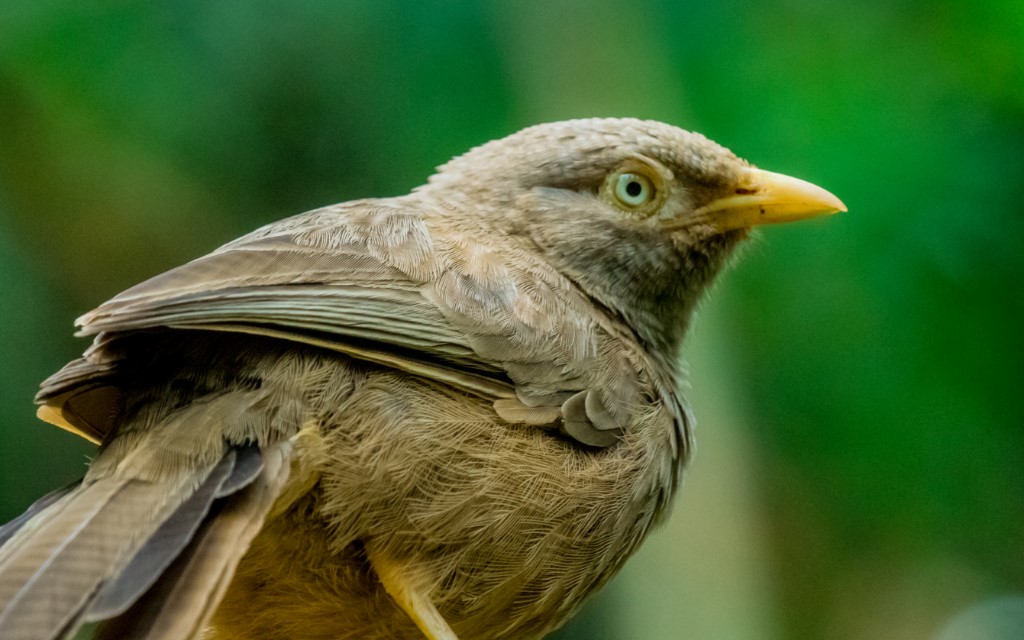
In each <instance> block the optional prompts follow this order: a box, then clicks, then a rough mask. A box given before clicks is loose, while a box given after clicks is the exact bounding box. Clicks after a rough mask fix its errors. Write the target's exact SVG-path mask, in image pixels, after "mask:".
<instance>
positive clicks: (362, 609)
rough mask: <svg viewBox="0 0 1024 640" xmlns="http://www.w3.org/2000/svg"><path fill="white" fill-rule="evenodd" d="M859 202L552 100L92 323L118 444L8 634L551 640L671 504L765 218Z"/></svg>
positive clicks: (75, 391) (695, 140)
mask: <svg viewBox="0 0 1024 640" xmlns="http://www.w3.org/2000/svg"><path fill="white" fill-rule="evenodd" d="M840 211H846V207H845V206H844V205H843V203H842V202H841V201H840V200H839V199H838V198H837V197H836V196H835V195H833V194H832V193H830V192H828V191H826V190H825V189H823V188H821V187H818V186H815V185H813V184H811V183H809V182H805V181H803V180H799V179H797V178H793V177H790V176H787V175H783V174H779V173H773V172H770V171H766V170H762V169H758V168H756V167H755V166H754V165H752V164H750V163H748V162H746V161H745V160H742V159H740V158H739V157H737V156H736V155H735V154H733V153H732V152H731V151H729V150H728V149H726V148H725V147H723V146H721V145H719V144H717V143H715V142H712V141H711V140H709V139H708V138H706V137H704V136H703V135H701V134H698V133H694V132H690V131H686V130H683V129H680V128H677V127H675V126H671V125H668V124H664V123H660V122H655V121H649V120H639V119H632V118H589V119H579V120H569V121H563V122H554V123H547V124H540V125H535V126H531V127H528V128H526V129H523V130H521V131H519V132H517V133H514V134H512V135H509V136H507V137H505V138H502V139H498V140H495V141H491V142H487V143H485V144H482V145H480V146H478V147H475V148H473V149H471V150H469V151H468V152H466V153H464V154H463V155H460V156H457V157H455V158H454V159H452V160H450V161H448V162H447V163H446V164H443V165H442V166H440V167H438V169H437V171H436V173H435V174H434V175H433V176H431V177H430V178H429V180H428V181H427V182H426V183H425V184H424V185H423V186H420V187H417V188H416V189H414V190H412V191H411V192H410V193H409V194H406V195H402V196H398V197H391V198H371V199H362V200H354V201H350V202H344V203H341V204H336V205H332V206H326V207H323V208H320V209H316V210H313V211H309V212H306V213H303V214H300V215H297V216H294V217H290V218H286V219H284V220H281V221H278V222H274V223H272V224H269V225H267V226H264V227H262V228H259V229H257V230H255V231H253V232H251V233H249V234H248V235H245V236H243V237H241V238H239V239H237V240H234V241H232V242H229V243H227V244H225V245H223V246H221V247H220V248H218V249H216V250H214V251H213V252H212V253H210V254H208V255H206V256H203V257H200V258H198V259H196V260H193V261H191V262H188V263H186V264H184V265H182V266H180V267H177V268H175V269H172V270H170V271H168V272H166V273H163V274H161V275H157V276H156V277H153V278H151V279H149V280H146V281H144V282H142V283H141V284H139V285H136V286H134V287H132V288H130V289H128V290H126V291H124V292H123V293H121V294H119V295H117V296H115V297H114V298H112V299H111V300H109V301H108V302H106V303H104V304H102V305H100V306H99V307H97V308H96V309H95V310H93V311H91V312H89V313H87V314H85V315H84V316H82V317H81V318H79V319H78V320H77V326H78V327H79V331H78V335H80V336H87V337H92V338H93V342H92V344H91V346H90V347H89V348H88V349H87V350H86V351H85V352H84V354H83V355H82V357H80V358H78V359H76V360H73V361H71V362H70V363H68V364H67V365H66V366H64V367H63V368H62V369H61V370H60V371H58V372H57V373H55V374H54V375H53V376H51V377H50V378H48V379H47V380H46V381H44V382H43V383H42V385H41V387H40V391H39V393H38V395H37V397H36V401H37V403H38V404H39V409H38V416H39V417H40V418H41V419H42V420H44V421H47V422H49V423H52V424H54V425H57V426H59V427H61V428H63V429H66V430H68V431H71V432H73V433H75V434H78V435H79V436H81V437H83V438H86V439H88V440H90V441H92V442H94V443H96V444H98V445H99V447H98V451H97V453H96V455H95V457H94V458H93V459H92V461H91V463H90V465H89V467H88V469H87V471H86V473H85V476H84V478H83V479H82V480H81V481H79V482H77V483H75V484H73V485H71V486H68V487H65V488H63V489H59V490H57V491H55V492H53V493H51V494H49V495H47V496H44V497H43V498H41V499H39V500H38V501H37V502H36V503H35V504H33V505H32V506H30V507H29V508H28V510H27V511H26V512H25V513H24V514H23V515H21V516H19V517H18V518H15V519H14V520H13V521H11V522H9V523H8V524H6V525H4V526H3V527H2V528H0V545H2V546H0V636H2V637H4V638H8V639H23V640H35V639H44V638H45V639H49V638H66V637H70V636H71V635H73V634H74V633H76V632H78V631H79V630H80V629H81V628H82V627H86V626H89V627H90V628H91V629H92V632H93V633H95V637H99V638H146V639H153V640H155V639H176V638H193V637H199V636H201V637H203V638H211V639H216V640H235V639H241V638H270V639H278V638H280V639H285V638H303V639H316V638H332V639H338V638H352V639H355V638H359V639H370V640H373V639H383V638H405V639H422V638H427V639H430V640H474V639H487V640H500V639H511V638H516V639H530V638H542V637H544V636H545V635H546V634H548V633H550V632H551V631H552V630H554V629H556V628H558V627H559V626H560V625H562V624H563V623H564V622H565V620H566V619H568V618H569V617H570V616H571V614H572V613H573V612H574V611H576V610H577V609H578V608H579V606H580V605H581V603H582V602H583V601H584V600H585V599H586V598H587V597H588V596H589V595H590V594H592V593H594V592H595V591H597V590H598V589H599V588H600V587H601V586H602V585H604V584H605V583H607V582H608V580H609V579H610V578H611V577H612V576H614V575H615V573H616V572H617V571H618V570H619V569H620V568H621V567H622V566H623V563H624V562H625V561H626V560H627V559H628V558H629V556H630V555H631V554H632V553H633V552H634V551H636V549H637V548H638V546H639V545H640V544H641V542H642V541H643V540H644V539H645V537H646V536H647V535H648V534H649V533H650V532H651V530H652V529H653V528H655V527H656V526H657V525H658V524H659V523H660V522H662V521H663V520H664V518H665V517H666V514H667V512H668V507H669V505H670V503H671V501H672V498H673V495H674V494H675V493H676V490H677V488H678V487H679V483H680V478H681V474H682V472H683V470H684V469H685V467H686V465H687V462H688V461H689V459H690V456H691V452H692V450H693V417H692V416H691V414H690V412H689V409H688V408H687V405H686V402H685V399H684V397H683V393H682V385H683V383H684V380H683V378H684V373H683V366H682V364H681V358H680V348H681V344H682V341H683V339H684V337H685V335H686V333H687V329H688V327H689V326H690V324H691V321H692V318H693V316H694V312H695V309H696V307H697V306H698V305H699V304H700V303H701V301H702V300H703V298H704V297H705V294H706V292H707V290H708V288H709V286H710V285H711V283H712V282H713V281H714V280H715V278H716V276H717V275H718V274H719V273H720V272H721V271H722V269H723V267H724V266H725V265H726V264H727V263H728V262H729V260H730V258H731V257H732V256H733V255H734V253H735V249H736V247H737V246H739V245H740V244H741V243H742V242H743V241H744V240H745V239H746V238H748V237H749V236H750V234H751V231H752V230H753V229H754V228H755V227H757V226H760V225H765V224H773V223H785V222H791V221H796V220H802V219H805V218H811V217H815V216H820V215H827V214H832V213H836V212H840Z"/></svg>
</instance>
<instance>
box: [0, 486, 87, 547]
mask: <svg viewBox="0 0 1024 640" xmlns="http://www.w3.org/2000/svg"><path fill="white" fill-rule="evenodd" d="M80 484H82V481H81V480H78V481H77V482H73V483H71V484H69V485H68V486H66V487H64V488H62V489H57V490H56V491H52V492H50V493H48V494H46V495H45V496H43V497H42V498H39V499H38V500H36V501H35V502H33V503H32V506H30V507H29V508H28V509H26V510H25V513H23V514H21V515H20V516H18V517H17V518H15V519H14V520H11V521H10V522H8V523H6V524H3V525H0V548H2V547H3V546H4V544H6V543H7V541H8V540H10V539H11V538H12V537H13V536H14V534H15V533H17V532H18V531H20V530H21V528H22V527H24V526H25V524H26V523H28V521H29V520H31V519H32V518H33V517H35V515H36V514H38V513H41V512H42V511H43V510H44V509H46V508H48V507H50V506H51V505H53V504H55V503H56V502H57V501H58V500H60V499H61V498H63V497H64V496H66V495H68V494H69V493H71V492H72V491H74V490H75V489H77V488H78V486H79V485H80Z"/></svg>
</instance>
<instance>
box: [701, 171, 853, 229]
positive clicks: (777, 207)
mask: <svg viewBox="0 0 1024 640" xmlns="http://www.w3.org/2000/svg"><path fill="white" fill-rule="evenodd" d="M840 211H846V205H844V204H843V203H842V201H841V200H840V199H839V198H837V197H835V196H834V195H832V194H831V193H829V192H828V191H825V190H824V189H822V188H821V187H819V186H817V185H814V184H811V183H810V182H805V181H804V180H799V179H797V178H792V177H790V176H786V175H782V174H781V173H772V172H771V171H763V170H761V169H754V168H752V167H751V168H748V169H745V170H744V172H743V174H742V175H741V176H740V180H739V183H738V184H737V186H736V192H735V194H734V195H729V196H726V197H724V198H719V199H717V200H713V201H711V202H709V203H708V204H706V205H704V206H703V207H701V208H699V209H697V210H696V211H695V212H694V214H693V216H694V218H699V219H704V220H707V221H708V222H710V223H711V224H713V225H715V226H716V227H718V228H719V229H720V230H722V231H728V230H731V229H741V228H745V227H753V226H755V225H759V224H776V223H779V222H795V221H796V220H803V219H805V218H813V217H815V216H822V215H828V214H832V213H838V212H840Z"/></svg>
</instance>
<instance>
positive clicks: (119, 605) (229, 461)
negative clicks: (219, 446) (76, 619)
mask: <svg viewBox="0 0 1024 640" xmlns="http://www.w3.org/2000/svg"><path fill="white" fill-rule="evenodd" d="M235 458H236V455H235V452H234V451H233V450H232V451H228V453H227V455H225V456H224V457H223V458H222V459H221V461H220V462H219V463H217V466H216V467H214V469H213V471H211V472H210V475H209V476H207V477H206V480H205V481H204V482H203V484H202V485H201V486H200V487H199V489H197V490H196V491H195V493H193V494H192V495H191V496H190V497H189V499H188V500H186V501H185V502H183V503H182V505H181V506H180V507H178V508H177V510H176V511H175V512H174V513H173V514H172V515H171V517H169V518H167V520H165V521H164V523H163V524H161V525H160V527H159V528H158V529H157V530H156V531H155V532H154V533H153V535H152V536H150V537H149V539H148V540H146V542H145V543H144V544H143V545H142V547H141V548H140V549H139V551H138V553H136V554H135V555H134V557H132V559H131V561H129V562H128V564H127V565H126V566H125V568H124V570H122V571H121V572H120V573H119V574H118V576H117V578H116V579H115V580H112V581H110V582H107V583H106V584H104V585H103V587H102V588H101V589H100V590H99V592H98V593H97V594H96V596H95V597H94V598H93V599H92V600H91V602H90V603H89V606H88V608H87V609H86V611H85V614H84V615H83V616H82V621H83V622H96V621H99V620H105V619H107V618H110V617H113V616H116V615H119V614H121V613H124V611H125V610H126V609H127V608H128V607H130V606H131V605H132V603H133V602H135V600H137V599H138V597H139V596H140V595H142V594H143V593H145V591H146V590H147V589H149V587H151V586H152V585H153V583H154V582H156V579H157V578H158V577H159V576H160V574H161V573H162V572H163V571H164V570H165V569H166V568H167V567H168V566H169V565H170V564H171V562H173V561H174V559H175V558H176V557H177V556H178V554H179V553H180V552H181V550H182V549H184V548H185V546H186V545H187V544H188V542H189V541H190V540H191V539H192V536H193V535H195V532H196V530H197V529H198V528H199V525H200V524H202V521H203V518H205V517H206V514H207V513H208V512H209V510H210V505H211V504H212V502H213V500H214V498H215V496H216V495H217V493H218V491H219V490H220V488H221V486H222V485H223V484H224V482H225V480H227V478H228V477H229V476H230V475H231V474H232V472H233V471H234V465H235Z"/></svg>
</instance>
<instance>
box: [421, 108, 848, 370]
mask: <svg viewBox="0 0 1024 640" xmlns="http://www.w3.org/2000/svg"><path fill="white" fill-rule="evenodd" d="M419 191H420V193H421V194H423V195H425V196H434V197H440V198H442V199H444V200H446V201H449V202H451V203H453V204H455V205H456V207H455V208H456V209H457V210H459V211H464V212H466V213H467V214H468V215H470V216H473V217H474V219H475V222H476V223H477V224H481V225H483V226H484V227H485V228H487V229H489V230H491V231H493V232H495V233H499V234H502V235H508V236H513V237H516V238H520V239H522V240H523V241H524V242H527V243H528V244H529V245H530V248H531V249H535V250H540V252H541V254H542V255H543V256H544V257H545V259H546V260H547V261H548V262H549V263H550V264H551V265H552V266H553V267H555V268H556V269H558V270H559V271H560V272H561V273H562V274H563V275H565V276H566V277H567V278H569V279H570V280H572V281H573V282H574V283H576V285H577V286H579V287H580V288H581V289H582V290H583V291H584V292H585V293H586V294H588V295H589V296H591V297H592V298H593V299H595V300H596V301H597V302H599V303H601V304H602V305H604V306H605V307H606V308H607V309H609V310H610V311H612V312H613V313H616V314H618V315H619V316H621V317H622V318H623V319H624V320H625V321H626V322H627V323H628V324H629V325H630V327H632V328H633V329H634V331H636V333H637V335H638V336H639V337H640V339H641V340H642V341H644V342H645V343H647V344H648V345H649V347H651V348H653V349H654V350H656V351H659V352H662V353H665V354H666V355H670V354H671V356H672V357H674V354H675V350H676V348H677V347H678V345H679V343H680V341H681V339H682V337H683V335H684V333H685V330H686V326H687V324H688V319H689V317H690V315H691V313H692V310H693V308H694V307H695V305H696V303H697V302H698V301H699V300H700V298H701V296H702V294H703V292H704V291H705V290H706V288H707V285H708V284H709V283H710V282H711V281H712V279H713V278H714V276H715V275H716V274H717V273H718V272H719V270H720V269H721V267H722V266H723V265H724V264H725V262H726V260H727V258H728V257H729V255H730V254H731V253H732V250H733V249H734V248H735V246H736V245H737V243H738V242H739V241H740V240H742V239H743V238H745V237H746V236H747V235H748V233H749V231H750V229H751V228H753V227H754V226H757V225H761V224H768V223H779V222H790V221H795V220H801V219H804V218H809V217H813V216H818V215H823V214H830V213H835V212H838V211H845V210H846V207H845V206H844V205H843V203H842V202H840V200H839V199H838V198H836V197H835V196H834V195H832V194H831V193H829V192H828V191H825V190H824V189H822V188H820V187H817V186H815V185H813V184H810V183H808V182H804V181H803V180H798V179H796V178H791V177H789V176H785V175H782V174H777V173H772V172H768V171H763V170H761V169H757V168H755V167H753V166H751V165H750V164H749V163H747V162H746V161H745V160H742V159H740V158H737V157H736V156H735V155H734V154H733V153H732V152H731V151H729V150H728V149H726V148H724V147H722V146H721V145H718V144H716V143H714V142H712V141H711V140H708V139H707V138H705V137H704V136H702V135H700V134H698V133H692V132H689V131H684V130H682V129H679V128H676V127H673V126H670V125H666V124H663V123H660V122H653V121H644V120H634V119H618V118H615V119H612V118H594V119H586V120H570V121H566V122H556V123H550V124H542V125H538V126H534V127H530V128H528V129H524V130H522V131H520V132H518V133H516V134H513V135H511V136H509V137H507V138H503V139H500V140H495V141H493V142H489V143H487V144H485V145H482V146H480V147H477V148H475V149H473V150H471V151H469V152H468V153H466V154H464V155H462V156H459V157H457V158H455V159H453V160H451V161H450V162H448V163H447V164H445V165H444V166H442V167H440V168H439V170H438V173H437V174H435V175H434V176H433V177H432V178H431V179H430V182H429V183H428V184H427V185H425V186H424V187H422V188H421V189H420V190H419ZM442 194H443V195H442Z"/></svg>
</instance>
